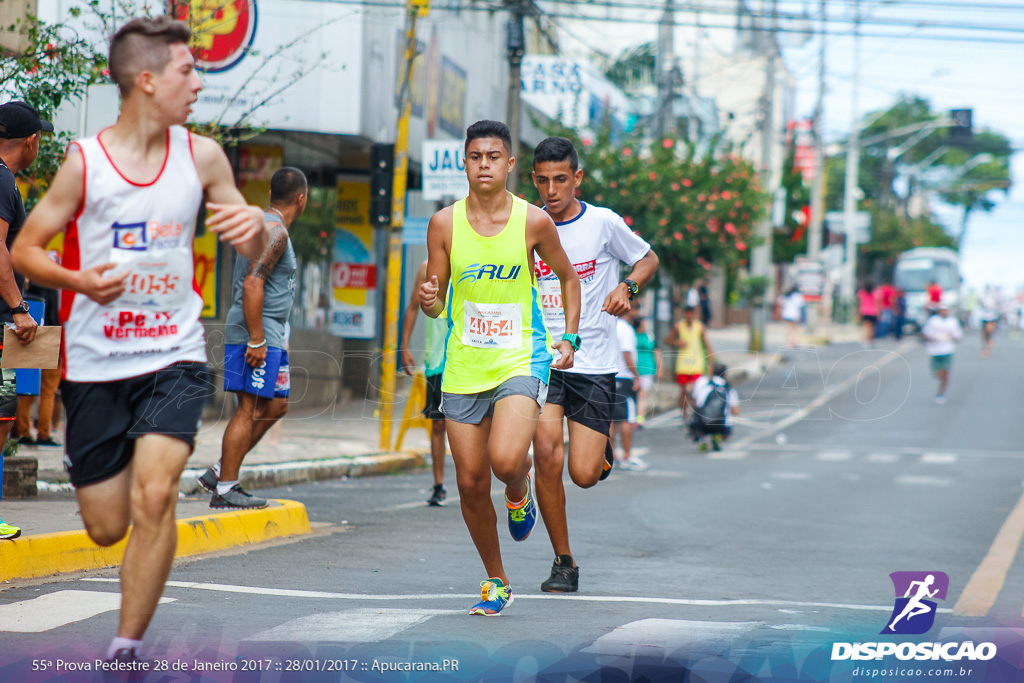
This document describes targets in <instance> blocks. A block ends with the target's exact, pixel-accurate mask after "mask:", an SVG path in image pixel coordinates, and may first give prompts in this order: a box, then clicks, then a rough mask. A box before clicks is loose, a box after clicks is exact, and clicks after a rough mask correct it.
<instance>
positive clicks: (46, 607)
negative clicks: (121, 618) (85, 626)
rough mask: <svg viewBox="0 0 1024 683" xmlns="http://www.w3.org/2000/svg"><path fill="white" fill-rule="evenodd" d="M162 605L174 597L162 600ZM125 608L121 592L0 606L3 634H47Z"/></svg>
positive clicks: (69, 594)
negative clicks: (46, 632) (45, 632)
mask: <svg viewBox="0 0 1024 683" xmlns="http://www.w3.org/2000/svg"><path fill="white" fill-rule="evenodd" d="M160 602H161V604H162V603H166V602H174V598H161V599H160ZM120 606H121V594H120V593H117V592H100V591H77V590H66V591H56V592H54V593H46V594H45V595H40V596H39V597H38V598H32V599H31V600H21V601H20V602H12V603H9V604H6V605H0V631H5V632H7V633H43V632H44V631H50V630H52V629H55V628H60V627H61V626H65V625H67V624H73V623H75V622H76V621H83V620H85V619H89V618H91V617H94V616H96V615H97V614H103V613H104V612H114V611H116V610H117V609H118V608H119V607H120Z"/></svg>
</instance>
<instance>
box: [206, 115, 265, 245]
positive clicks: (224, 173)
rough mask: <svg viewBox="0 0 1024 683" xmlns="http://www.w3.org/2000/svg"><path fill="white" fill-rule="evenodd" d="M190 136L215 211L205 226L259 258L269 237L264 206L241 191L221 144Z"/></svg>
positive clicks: (224, 239)
mask: <svg viewBox="0 0 1024 683" xmlns="http://www.w3.org/2000/svg"><path fill="white" fill-rule="evenodd" d="M189 135H190V140H191V144H192V156H193V158H194V159H195V163H196V170H197V171H198V172H199V178H200V180H201V181H202V183H203V191H204V192H206V198H207V200H208V201H207V204H206V206H207V208H208V209H209V210H210V211H212V212H213V213H212V214H211V215H210V216H209V217H208V218H207V219H206V227H208V228H209V229H210V231H211V232H214V233H216V234H217V235H218V239H220V241H222V242H229V243H230V244H231V245H232V246H233V247H234V248H235V249H236V250H238V253H239V254H241V255H242V256H244V257H246V258H247V259H249V260H250V261H256V260H258V259H259V258H260V256H261V255H262V254H263V252H264V250H265V249H266V248H267V242H269V240H270V235H269V231H268V230H267V226H266V225H265V224H264V222H263V209H261V208H260V207H258V206H251V205H249V204H248V203H247V202H246V201H245V197H243V196H242V193H241V192H239V191H238V187H237V186H236V185H235V176H234V173H232V171H231V164H230V163H228V158H227V156H226V155H225V154H224V150H223V149H221V147H220V145H218V144H217V143H216V142H214V141H213V140H211V139H210V138H205V137H203V136H201V135H192V134H191V133H190V134H189Z"/></svg>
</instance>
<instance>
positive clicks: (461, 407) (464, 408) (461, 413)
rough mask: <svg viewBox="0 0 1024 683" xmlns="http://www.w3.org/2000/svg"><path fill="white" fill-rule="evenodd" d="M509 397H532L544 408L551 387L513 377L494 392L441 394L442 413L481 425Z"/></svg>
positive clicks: (528, 379)
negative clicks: (496, 404) (496, 405)
mask: <svg viewBox="0 0 1024 683" xmlns="http://www.w3.org/2000/svg"><path fill="white" fill-rule="evenodd" d="M508 396H529V397H530V398H532V399H533V400H534V401H536V402H537V405H539V406H540V407H541V408H543V407H544V403H545V402H546V401H547V398H548V385H547V384H545V383H544V382H541V381H540V380H539V379H537V378H536V377H510V378H509V379H507V380H505V381H504V382H502V383H501V384H499V385H498V386H496V387H494V388H493V389H488V390H487V391H481V392H480V393H479V394H449V393H448V392H443V393H442V394H441V412H442V413H444V416H445V417H446V418H448V419H449V420H452V421H454V422H461V423H463V424H471V425H478V424H480V422H481V421H482V420H483V419H484V418H485V417H491V416H492V415H494V404H495V403H497V402H498V401H500V400H501V399H503V398H506V397H508Z"/></svg>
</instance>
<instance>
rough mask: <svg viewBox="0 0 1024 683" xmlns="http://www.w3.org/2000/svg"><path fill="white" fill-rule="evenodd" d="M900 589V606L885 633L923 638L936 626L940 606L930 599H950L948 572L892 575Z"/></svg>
mask: <svg viewBox="0 0 1024 683" xmlns="http://www.w3.org/2000/svg"><path fill="white" fill-rule="evenodd" d="M889 578H890V579H892V585H893V587H894V588H895V589H896V604H895V605H894V606H893V608H892V615H891V616H890V617H889V622H888V624H887V625H886V627H885V628H884V629H882V631H881V633H883V634H888V633H899V634H902V635H920V634H922V633H927V632H928V629H930V628H931V627H932V624H934V623H935V613H936V611H937V609H938V608H937V606H936V604H935V602H934V601H932V600H929V599H928V598H937V599H938V600H945V599H946V591H948V590H949V577H948V576H946V574H945V573H944V572H893V573H892V574H889Z"/></svg>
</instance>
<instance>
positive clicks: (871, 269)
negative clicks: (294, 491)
mask: <svg viewBox="0 0 1024 683" xmlns="http://www.w3.org/2000/svg"><path fill="white" fill-rule="evenodd" d="M864 204H865V206H864V209H865V210H867V211H868V212H869V213H870V214H871V241H870V242H868V243H867V244H862V245H860V247H859V249H860V255H861V258H860V259H859V260H858V265H859V269H860V275H861V276H870V275H872V274H874V273H876V272H878V271H879V270H882V271H884V270H885V269H884V268H881V269H880V268H878V265H879V264H883V265H885V266H891V265H892V264H893V263H894V262H895V259H896V255H897V254H899V253H901V252H904V251H907V250H908V249H915V248H917V247H949V248H951V249H955V248H956V240H955V239H954V238H953V237H952V236H951V235H950V234H949V233H948V232H947V231H946V229H945V228H943V227H942V226H941V225H939V224H938V223H936V222H935V221H933V220H932V219H931V218H929V217H928V216H919V217H917V218H910V217H908V216H906V215H900V214H897V213H896V212H894V211H890V210H888V209H886V208H885V207H882V206H879V205H878V204H877V203H876V202H873V201H870V200H869V201H865V202H864Z"/></svg>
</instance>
